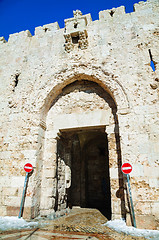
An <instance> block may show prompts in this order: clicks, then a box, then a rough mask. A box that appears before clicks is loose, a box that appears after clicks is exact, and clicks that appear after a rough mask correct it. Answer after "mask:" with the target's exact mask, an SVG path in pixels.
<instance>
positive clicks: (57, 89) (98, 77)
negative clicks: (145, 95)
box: [33, 66, 130, 216]
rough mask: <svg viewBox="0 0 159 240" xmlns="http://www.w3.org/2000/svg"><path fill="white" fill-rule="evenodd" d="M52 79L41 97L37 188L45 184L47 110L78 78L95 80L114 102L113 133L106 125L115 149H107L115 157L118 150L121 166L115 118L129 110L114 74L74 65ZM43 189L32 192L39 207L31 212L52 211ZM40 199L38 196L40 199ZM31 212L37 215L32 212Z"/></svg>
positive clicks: (43, 212)
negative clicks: (53, 82) (43, 177)
mask: <svg viewBox="0 0 159 240" xmlns="http://www.w3.org/2000/svg"><path fill="white" fill-rule="evenodd" d="M81 69H82V70H81ZM86 70H87V71H86ZM95 73H96V74H95ZM54 78H55V80H54V81H55V82H57V84H56V85H55V86H54V87H52V88H50V87H49V84H48V86H47V87H46V97H45V98H44V101H43V105H42V107H41V122H40V129H41V130H40V134H39V135H40V142H41V147H40V150H39V152H38V154H37V156H38V157H37V158H38V159H37V166H38V168H39V170H40V171H39V174H38V175H37V179H40V180H37V182H38V184H39V187H40V188H41V186H42V185H44V184H45V179H42V174H43V173H42V168H43V167H45V166H43V158H44V156H43V153H44V149H46V145H47V144H46V142H45V139H46V138H47V132H46V133H45V130H46V129H47V126H46V117H47V114H48V112H49V110H50V109H51V108H52V102H53V101H54V100H55V99H56V98H57V97H58V96H59V95H60V94H61V93H62V91H63V89H64V88H65V87H66V86H68V85H70V84H72V83H75V82H78V81H81V80H85V81H89V82H93V83H96V84H97V85H99V86H100V87H101V88H102V89H103V90H104V91H105V92H107V93H108V94H109V95H110V96H111V98H112V99H113V101H114V103H115V105H116V110H115V112H114V120H115V125H114V129H116V130H115V131H116V132H112V128H110V129H109V126H107V131H108V140H109V141H112V139H113V141H114V142H116V147H115V149H110V152H109V154H110V155H112V157H114V155H115V151H118V153H119V154H118V156H117V158H118V159H116V160H115V161H116V162H117V165H118V167H120V166H121V153H120V141H119V126H118V117H117V114H116V112H118V113H128V112H129V110H130V105H129V101H128V97H127V95H126V93H125V91H124V88H123V87H122V85H120V83H119V82H118V81H117V80H116V77H114V76H113V75H112V74H109V73H107V72H104V71H102V70H101V68H99V69H98V68H97V67H94V68H92V69H91V71H90V69H87V68H85V67H83V66H82V68H80V73H79V68H78V71H77V68H76V71H73V70H72V69H70V70H69V69H68V71H61V72H60V73H58V74H57V75H55V76H54ZM48 89H51V90H50V91H48ZM48 92H49V93H48ZM51 141H52V143H54V145H55V141H56V139H55V137H53V138H52V139H51ZM46 152H47V150H46ZM54 154H55V149H54ZM111 164H112V163H111ZM50 167H51V171H52V177H50V179H49V181H50V184H52V186H53V184H54V186H55V185H56V182H54V183H53V181H52V183H51V178H55V176H56V168H55V166H54V164H53V165H52V166H51V165H50ZM47 170H48V171H47V172H49V171H50V169H47ZM46 174H47V173H46ZM119 175H120V176H119ZM116 178H120V179H119V188H121V189H122V187H123V180H122V179H121V174H120V172H119V171H118V172H117V173H116ZM55 188H56V186H55ZM43 191H44V192H45V191H46V188H44V189H43V188H42V189H41V190H40V191H39V190H38V193H36V194H35V197H34V200H33V201H34V205H35V203H36V205H37V206H38V207H37V208H38V210H36V211H35V210H34V211H35V212H39V211H40V213H41V215H47V214H50V212H51V211H50V210H49V209H45V206H46V205H47V208H48V205H49V204H48V202H47V199H46V198H42V197H41V196H43ZM47 191H49V190H48V188H47ZM52 194H53V195H54V196H55V194H56V193H55V192H54V193H52V192H51V193H48V194H46V193H45V196H46V195H47V197H48V196H49V195H52ZM113 194H114V193H113ZM121 195H122V198H121V201H124V199H123V194H121ZM40 199H41V202H39V200H40ZM54 204H55V203H54V202H53V199H52V202H50V208H51V206H52V205H54ZM41 206H42V208H43V209H44V211H43V210H41ZM121 206H122V208H123V209H124V204H121ZM118 209H119V207H118ZM123 209H121V212H122V211H123ZM51 210H52V209H51ZM113 214H114V215H115V213H113ZM34 215H37V214H36V213H35V214H34ZM122 216H123V213H122Z"/></svg>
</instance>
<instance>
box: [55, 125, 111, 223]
mask: <svg viewBox="0 0 159 240" xmlns="http://www.w3.org/2000/svg"><path fill="white" fill-rule="evenodd" d="M58 158H59V160H58V161H59V163H58V165H59V166H60V164H61V163H60V161H61V159H63V160H64V162H65V164H66V165H67V167H68V168H69V169H70V176H67V175H69V174H68V173H66V174H65V181H66V183H65V185H66V193H65V194H66V199H67V200H66V201H67V203H66V204H67V207H68V206H69V207H70V208H72V207H75V206H76V207H77V206H78V207H84V208H96V209H98V210H99V211H100V212H101V213H102V214H103V215H105V216H106V217H107V218H108V219H111V192H110V176H109V153H108V140H107V135H106V133H105V127H104V126H98V127H91V128H80V129H74V130H71V129H68V130H64V131H60V139H59V140H58ZM58 172H59V173H60V168H59V169H58ZM60 174H61V173H60ZM58 179H59V182H58V187H57V188H58V189H60V185H61V181H62V179H60V175H59V176H58Z"/></svg>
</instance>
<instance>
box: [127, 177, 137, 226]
mask: <svg viewBox="0 0 159 240" xmlns="http://www.w3.org/2000/svg"><path fill="white" fill-rule="evenodd" d="M126 175H127V182H128V188H129V196H130V202H131V209H132V216H133V222H134V227H135V228H136V220H135V212H134V205H133V200H132V194H131V187H130V181H129V174H126Z"/></svg>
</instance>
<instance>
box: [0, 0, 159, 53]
mask: <svg viewBox="0 0 159 240" xmlns="http://www.w3.org/2000/svg"><path fill="white" fill-rule="evenodd" d="M156 11H159V4H158V0H147V1H146V2H144V1H140V2H139V3H136V4H134V12H132V13H126V12H125V7H124V6H120V7H117V8H112V9H108V10H103V11H100V12H99V21H104V22H110V21H111V20H112V19H116V20H117V22H118V20H119V21H120V19H121V18H122V20H123V21H124V19H125V20H126V21H127V20H128V19H129V18H130V19H131V18H132V14H133V16H134V17H135V16H138V15H140V16H144V15H145V14H146V13H149V14H151V13H152V14H154V13H155V12H156ZM73 14H74V17H73V18H69V19H65V28H64V29H61V31H63V36H64V39H65V50H66V51H67V52H70V51H71V49H73V48H74V46H75V44H76V43H77V45H78V47H79V48H81V49H85V48H87V45H88V40H87V37H88V31H87V28H88V26H89V25H91V24H93V23H94V22H92V19H91V15H90V14H86V15H82V13H81V11H80V10H76V11H74V12H73ZM95 22H98V20H97V21H95ZM59 29H60V27H59V25H58V22H54V23H50V24H45V25H43V26H39V27H36V28H35V37H37V38H43V37H45V36H51V35H52V34H56V32H57V31H58V30H59ZM30 37H32V35H31V33H30V32H29V30H26V31H22V32H19V33H14V34H10V36H9V40H8V42H9V43H14V42H16V41H23V40H25V39H26V38H30ZM4 43H6V40H5V39H4V38H3V37H0V44H4Z"/></svg>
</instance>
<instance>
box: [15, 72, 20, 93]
mask: <svg viewBox="0 0 159 240" xmlns="http://www.w3.org/2000/svg"><path fill="white" fill-rule="evenodd" d="M19 75H20V74H19V73H18V74H16V75H15V80H14V89H13V92H14V91H15V88H16V87H17V85H18V82H19Z"/></svg>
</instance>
